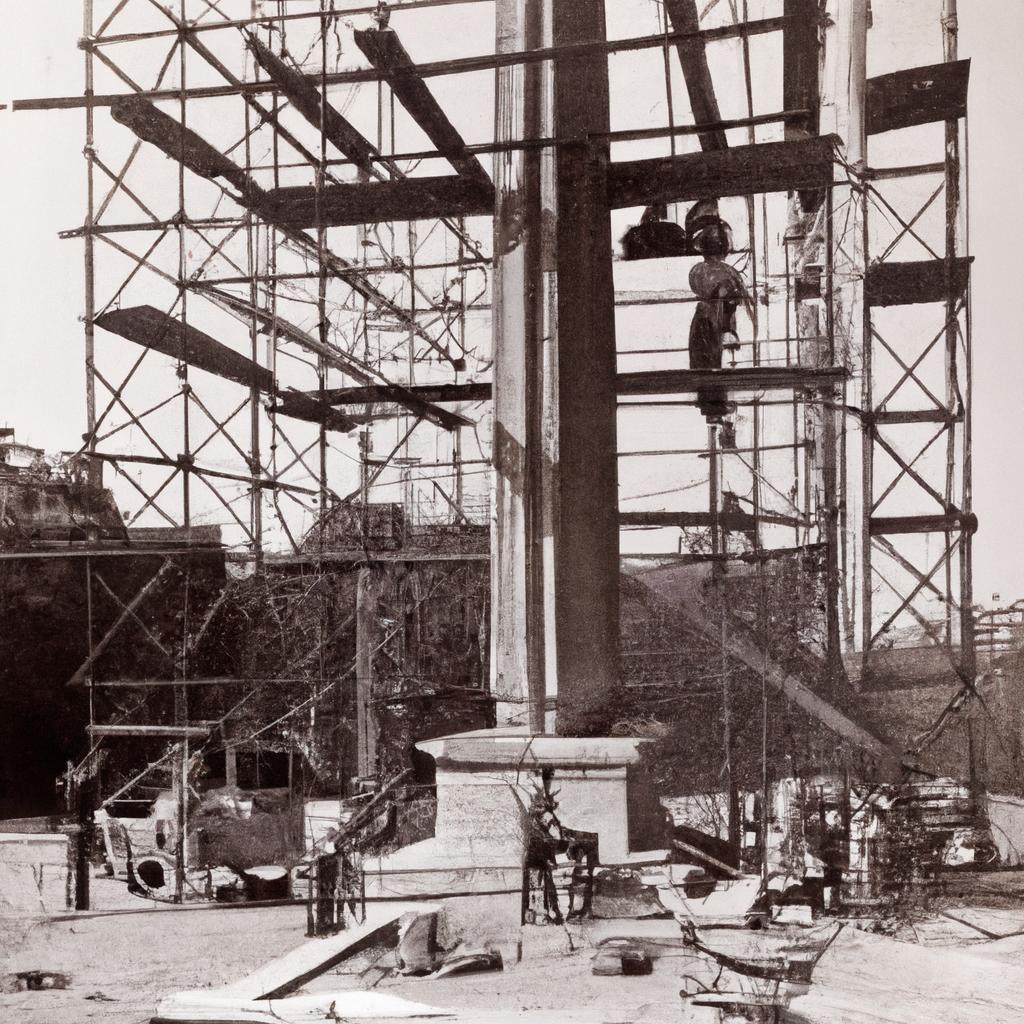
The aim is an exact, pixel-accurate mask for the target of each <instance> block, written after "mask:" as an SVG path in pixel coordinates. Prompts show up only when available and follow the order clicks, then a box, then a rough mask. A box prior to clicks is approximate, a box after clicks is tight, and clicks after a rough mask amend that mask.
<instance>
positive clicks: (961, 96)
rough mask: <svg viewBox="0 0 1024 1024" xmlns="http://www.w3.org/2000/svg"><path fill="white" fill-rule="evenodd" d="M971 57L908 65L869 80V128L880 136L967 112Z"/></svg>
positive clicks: (867, 115) (954, 117) (867, 126)
mask: <svg viewBox="0 0 1024 1024" xmlns="http://www.w3.org/2000/svg"><path fill="white" fill-rule="evenodd" d="M970 72H971V62H970V61H969V60H955V61H946V62H943V63H942V64H931V65H929V66H928V67H921V68H906V69H904V70H902V71H894V72H892V73H891V74H888V75H879V76H878V77H876V78H869V79H868V80H867V92H866V98H867V111H866V113H865V121H866V124H865V129H866V131H867V133H868V135H879V134H881V133H882V132H891V131H894V130H895V129H897V128H911V127H913V126H914V125H918V124H930V123H931V122H933V121H955V120H957V119H959V118H961V117H964V116H966V114H967V82H968V79H969V77H970Z"/></svg>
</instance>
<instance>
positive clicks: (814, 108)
mask: <svg viewBox="0 0 1024 1024" xmlns="http://www.w3.org/2000/svg"><path fill="white" fill-rule="evenodd" d="M783 12H784V14H785V18H786V24H785V25H784V27H783V29H782V105H783V107H784V108H785V109H786V110H806V111H807V113H806V114H796V115H794V116H792V117H787V118H786V138H787V139H800V138H806V137H807V136H808V135H817V134H818V122H819V106H820V103H821V88H820V83H819V81H818V76H819V72H818V67H819V59H820V50H821V45H820V42H819V24H820V22H821V9H820V4H819V2H818V0H784V2H783Z"/></svg>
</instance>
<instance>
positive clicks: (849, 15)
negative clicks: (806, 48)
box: [843, 0, 869, 169]
mask: <svg viewBox="0 0 1024 1024" xmlns="http://www.w3.org/2000/svg"><path fill="white" fill-rule="evenodd" d="M845 7H846V12H845V13H846V24H845V26H843V27H844V28H845V29H846V37H847V43H848V47H849V49H848V54H849V78H848V82H849V100H848V103H849V105H848V107H847V112H848V118H847V125H846V130H847V135H846V159H847V162H848V163H849V164H850V165H851V166H852V167H855V168H858V169H859V168H860V167H862V166H863V165H864V163H865V162H866V161H867V134H866V128H865V124H866V121H865V114H866V110H867V108H866V99H865V97H866V95H867V80H868V77H867V76H868V24H869V15H868V0H847V3H846V5H845Z"/></svg>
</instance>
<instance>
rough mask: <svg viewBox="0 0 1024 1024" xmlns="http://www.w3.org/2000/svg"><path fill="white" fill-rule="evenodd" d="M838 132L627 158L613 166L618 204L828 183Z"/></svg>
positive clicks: (613, 196)
mask: <svg viewBox="0 0 1024 1024" xmlns="http://www.w3.org/2000/svg"><path fill="white" fill-rule="evenodd" d="M838 141H839V140H838V138H837V136H835V135H821V136H815V137H814V138H810V139H792V140H789V141H786V142H762V143H757V144H755V145H751V146H734V147H733V148H731V149H725V150H716V151H710V152H704V153H683V154H682V155H680V156H665V157H653V158H649V159H646V160H622V161H619V162H617V163H613V164H612V165H611V166H610V167H609V169H608V202H609V205H610V206H611V207H612V208H613V209H621V208H622V207H630V206H648V205H650V204H651V203H674V202H690V201H694V200H698V199H719V198H721V197H723V196H746V195H756V194H758V193H762V192H792V191H797V190H803V189H816V188H826V187H827V186H829V185H831V184H832V178H833V165H834V161H835V156H834V153H835V146H836V143H837V142H838Z"/></svg>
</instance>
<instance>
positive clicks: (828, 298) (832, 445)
mask: <svg viewBox="0 0 1024 1024" xmlns="http://www.w3.org/2000/svg"><path fill="white" fill-rule="evenodd" d="M833 208H834V207H833V195H832V188H831V187H830V188H829V189H828V190H827V191H826V195H825V218H826V219H825V236H826V237H825V252H824V257H825V268H824V270H825V333H826V336H827V339H828V352H827V356H826V358H827V362H828V364H829V365H832V364H834V363H835V347H836V346H835V301H834V300H835V296H834V279H833V268H832V251H833V247H834V244H835V240H834V238H833V225H832V213H833ZM817 398H818V399H819V400H820V402H821V405H820V409H821V430H822V449H823V451H822V463H821V465H822V480H821V486H822V497H823V501H824V506H825V507H824V510H823V512H824V522H823V523H822V526H823V529H824V534H825V638H826V649H825V654H826V659H827V665H828V685H829V689H830V690H831V691H832V692H833V693H834V692H836V690H837V689H838V687H839V684H840V681H841V680H842V679H843V677H844V674H845V673H844V671H843V661H842V635H841V633H840V624H839V592H840V582H841V581H840V575H839V513H840V502H841V500H842V499H841V496H840V491H839V474H838V459H839V447H838V444H837V436H836V435H837V433H838V431H837V429H836V415H837V414H836V395H835V394H834V393H832V392H823V393H820V394H819V395H818V396H817Z"/></svg>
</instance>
